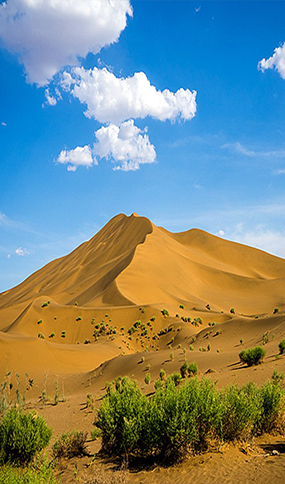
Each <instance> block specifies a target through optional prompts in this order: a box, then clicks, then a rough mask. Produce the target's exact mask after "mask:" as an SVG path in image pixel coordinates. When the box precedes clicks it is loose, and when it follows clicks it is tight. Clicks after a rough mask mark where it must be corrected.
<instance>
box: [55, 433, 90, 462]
mask: <svg viewBox="0 0 285 484" xmlns="http://www.w3.org/2000/svg"><path fill="white" fill-rule="evenodd" d="M86 440H87V432H76V431H73V432H67V433H65V434H62V435H61V437H60V438H59V439H58V440H57V441H56V442H55V444H54V445H53V447H52V452H53V456H54V458H60V457H67V458H68V459H71V458H72V457H76V456H81V455H86Z"/></svg>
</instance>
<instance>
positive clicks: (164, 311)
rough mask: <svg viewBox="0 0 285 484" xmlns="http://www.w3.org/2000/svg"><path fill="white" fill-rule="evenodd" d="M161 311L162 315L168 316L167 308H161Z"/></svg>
mask: <svg viewBox="0 0 285 484" xmlns="http://www.w3.org/2000/svg"><path fill="white" fill-rule="evenodd" d="M161 313H162V315H163V316H169V312H168V310H167V309H163V310H162V311H161Z"/></svg>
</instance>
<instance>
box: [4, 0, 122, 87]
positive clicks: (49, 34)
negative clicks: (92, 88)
mask: <svg viewBox="0 0 285 484" xmlns="http://www.w3.org/2000/svg"><path fill="white" fill-rule="evenodd" d="M128 15H129V16H131V15H132V9H131V6H130V0H7V1H6V2H4V3H1V4H0V38H1V39H2V41H3V44H4V46H5V47H6V48H7V49H8V50H9V51H10V52H12V53H14V54H18V55H19V57H20V60H21V62H22V63H23V64H24V66H25V70H26V74H27V80H28V82H31V83H33V82H35V83H37V84H38V85H39V86H43V85H46V84H47V83H48V81H50V80H51V79H52V78H53V76H54V75H55V74H56V73H57V72H58V71H59V70H60V69H61V68H62V67H64V66H66V65H73V66H74V65H78V64H79V62H78V57H86V55H87V54H88V52H93V53H98V52H99V51H100V50H101V48H102V47H104V46H106V45H109V44H111V43H113V42H116V41H117V40H118V38H119V36H120V33H121V32H122V30H124V29H125V27H126V23H127V16H128Z"/></svg>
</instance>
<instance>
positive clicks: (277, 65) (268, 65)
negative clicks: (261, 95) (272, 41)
mask: <svg viewBox="0 0 285 484" xmlns="http://www.w3.org/2000/svg"><path fill="white" fill-rule="evenodd" d="M258 68H259V69H260V70H261V71H262V72H264V71H265V69H276V71H277V72H278V73H279V74H280V76H281V77H282V79H285V42H284V44H283V45H282V46H281V47H276V49H274V54H273V55H272V56H271V57H269V59H262V60H261V61H260V62H259V63H258Z"/></svg>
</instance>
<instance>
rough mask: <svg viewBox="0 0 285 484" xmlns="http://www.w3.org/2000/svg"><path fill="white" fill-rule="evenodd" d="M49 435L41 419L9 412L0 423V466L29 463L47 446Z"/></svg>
mask: <svg viewBox="0 0 285 484" xmlns="http://www.w3.org/2000/svg"><path fill="white" fill-rule="evenodd" d="M51 435H52V431H51V429H50V428H49V427H48V426H47V424H46V422H45V420H44V419H43V418H42V417H40V416H38V415H36V414H35V413H31V412H28V413H26V414H24V413H21V412H19V411H18V410H16V409H15V408H13V409H11V410H9V411H8V412H7V413H6V415H5V416H4V417H3V419H2V421H1V423H0V464H5V463H11V462H13V463H19V464H26V463H29V462H31V460H32V459H33V457H34V456H35V455H36V454H37V453H38V452H40V451H41V450H42V449H44V448H45V447H46V446H47V445H48V443H49V441H50V438H51Z"/></svg>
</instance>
